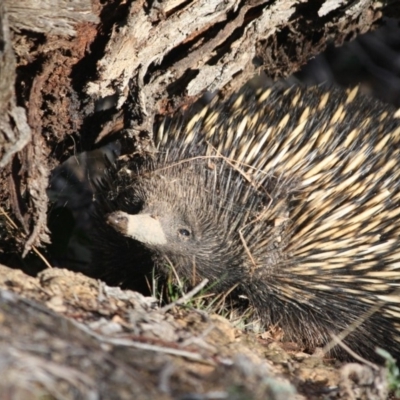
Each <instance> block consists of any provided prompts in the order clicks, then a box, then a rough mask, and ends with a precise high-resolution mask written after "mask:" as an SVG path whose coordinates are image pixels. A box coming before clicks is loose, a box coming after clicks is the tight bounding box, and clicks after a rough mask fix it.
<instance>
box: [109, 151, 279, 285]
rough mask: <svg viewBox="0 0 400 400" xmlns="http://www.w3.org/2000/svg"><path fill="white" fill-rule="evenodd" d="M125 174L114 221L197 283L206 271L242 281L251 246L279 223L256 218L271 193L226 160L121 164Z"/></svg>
mask: <svg viewBox="0 0 400 400" xmlns="http://www.w3.org/2000/svg"><path fill="white" fill-rule="evenodd" d="M121 174H123V175H124V178H121ZM119 178H120V179H122V180H123V184H121V185H120V189H119V193H118V194H117V202H116V206H115V207H114V209H115V211H114V212H112V213H110V214H108V216H107V217H106V218H107V223H108V225H109V226H111V227H113V228H114V229H115V230H116V231H117V232H119V233H120V234H122V235H123V236H124V237H125V238H126V239H125V240H129V241H132V244H133V243H135V244H136V245H137V244H138V243H139V244H141V245H142V246H143V247H144V248H146V251H149V252H150V254H151V255H152V260H153V262H154V265H155V267H156V268H157V269H158V271H160V272H165V270H166V268H167V267H168V266H169V265H172V267H173V268H174V269H175V271H176V272H177V273H178V275H179V277H180V279H186V280H187V281H188V282H190V283H191V284H193V283H198V282H199V281H200V280H202V279H204V278H207V279H209V280H210V281H211V282H212V283H213V284H214V285H216V286H218V285H219V284H220V285H222V287H223V288H224V289H227V288H229V287H232V286H234V285H235V284H237V283H238V282H240V281H241V280H242V279H244V277H245V276H246V274H247V275H248V265H249V261H250V258H251V256H250V258H249V251H253V247H254V245H255V243H256V242H257V240H258V241H259V240H260V239H262V238H264V239H265V236H263V235H266V234H267V231H268V229H269V228H273V226H274V221H261V224H260V219H258V220H257V218H258V217H259V216H260V215H261V214H262V213H263V211H264V210H265V208H266V204H267V203H268V202H270V198H269V197H268V195H266V194H261V193H259V192H258V191H257V190H255V189H254V188H252V187H251V184H249V182H246V180H245V177H244V176H243V175H242V174H241V173H239V172H238V171H236V170H235V169H233V168H232V167H228V166H227V165H226V163H225V162H222V161H221V160H219V161H217V162H215V161H212V162H210V160H207V159H206V160H204V159H202V160H192V161H190V162H186V161H184V162H178V163H175V164H174V163H167V164H165V163H163V164H162V166H161V167H158V166H157V167H155V166H154V165H151V166H147V167H146V168H143V169H142V170H140V171H138V173H133V172H132V171H128V170H125V171H121V172H120V177H119ZM261 220H262V218H261ZM254 252H255V254H254V258H255V259H257V257H258V253H259V251H258V250H257V249H255V250H254ZM131 268H135V260H132V264H131Z"/></svg>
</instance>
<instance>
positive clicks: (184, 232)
mask: <svg viewBox="0 0 400 400" xmlns="http://www.w3.org/2000/svg"><path fill="white" fill-rule="evenodd" d="M178 233H179V235H180V236H183V238H185V239H186V238H189V237H190V235H191V234H190V231H188V230H187V229H185V228H181V229H178Z"/></svg>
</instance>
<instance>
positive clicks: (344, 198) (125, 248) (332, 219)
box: [93, 88, 400, 359]
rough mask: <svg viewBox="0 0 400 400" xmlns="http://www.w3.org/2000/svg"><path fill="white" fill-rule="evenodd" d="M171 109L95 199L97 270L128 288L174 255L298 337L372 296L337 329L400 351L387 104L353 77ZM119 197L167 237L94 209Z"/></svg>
mask: <svg viewBox="0 0 400 400" xmlns="http://www.w3.org/2000/svg"><path fill="white" fill-rule="evenodd" d="M180 121H181V120H180V119H177V120H173V121H172V122H170V123H165V124H164V125H163V126H162V127H161V128H160V130H159V131H158V132H157V133H156V134H155V143H156V146H157V149H158V153H156V155H155V156H150V155H149V156H148V158H146V159H145V160H143V158H141V159H140V162H138V161H135V160H134V161H131V162H130V163H129V164H128V165H125V166H124V167H123V168H121V169H120V170H119V171H118V172H115V173H114V175H115V176H114V177H113V179H114V182H113V188H112V190H110V192H109V194H108V197H107V200H106V201H99V214H100V215H104V217H101V218H100V219H99V221H100V222H99V226H98V228H97V233H96V235H95V251H94V262H93V265H94V268H95V269H96V271H97V272H98V273H99V275H102V276H103V277H104V278H105V279H106V280H108V282H109V283H111V284H120V283H121V284H125V285H126V286H130V287H135V288H137V287H138V284H142V285H143V284H144V278H143V277H144V275H147V277H150V276H151V270H152V267H153V266H154V267H155V269H156V271H157V273H158V274H161V275H162V274H164V273H165V274H166V273H167V272H168V268H167V266H168V265H170V264H172V265H173V266H174V268H175V270H176V271H177V273H178V274H179V276H180V277H181V278H182V277H183V278H186V280H187V282H188V283H191V284H194V283H198V282H199V281H201V280H202V279H204V278H208V279H209V280H210V281H211V283H216V285H215V286H214V287H213V290H214V291H218V292H221V291H222V292H223V291H228V290H229V289H231V288H232V287H234V286H236V287H237V288H236V292H238V293H241V294H242V295H245V296H246V297H247V298H248V299H249V302H250V304H251V305H253V306H254V307H255V309H256V310H257V312H258V315H259V317H261V318H262V321H263V322H264V323H265V324H266V326H268V325H277V326H280V327H282V328H283V332H284V334H285V337H286V338H287V339H289V340H293V341H296V342H302V343H303V344H304V345H305V346H306V348H308V349H312V348H314V347H316V346H321V345H323V344H326V343H327V342H329V341H330V340H331V333H334V334H339V333H340V332H341V331H342V330H344V329H346V328H347V327H348V326H349V324H351V323H353V322H354V321H357V320H359V318H360V317H362V316H363V314H364V313H365V312H367V311H368V310H370V309H371V307H373V306H375V305H379V306H380V307H377V308H378V310H377V311H376V312H375V313H373V315H372V316H370V317H369V318H368V319H367V320H366V321H365V322H364V323H363V324H362V325H361V326H360V327H359V328H358V329H356V330H355V331H354V332H352V333H351V334H350V335H349V336H347V338H346V339H345V341H344V342H345V343H347V344H348V345H349V346H350V347H351V348H352V349H353V350H354V351H355V352H357V353H359V354H361V355H363V356H366V357H368V358H371V359H374V358H375V353H374V350H375V347H376V346H381V347H384V348H386V349H388V350H389V351H391V352H392V354H394V355H397V356H400V344H399V342H400V335H399V333H400V295H399V292H398V291H397V290H398V287H399V285H400V273H399V269H400V248H399V247H400V240H399V234H400V222H399V216H400V207H399V204H400V166H399V163H400V146H399V145H400V120H398V119H396V116H395V113H394V111H393V110H391V109H390V107H388V106H383V105H382V104H381V103H379V102H377V101H373V100H371V99H366V98H364V97H362V96H360V95H358V94H356V90H353V91H348V92H342V91H338V90H329V91H325V90H323V89H321V88H311V89H307V90H304V89H299V88H291V89H288V90H286V91H284V90H283V89H278V88H272V89H268V90H267V91H265V92H259V93H257V94H253V95H251V94H249V93H245V94H242V95H240V96H237V97H236V98H235V99H233V100H231V101H230V102H228V103H227V104H225V105H222V106H220V105H211V106H209V107H208V108H205V109H204V110H203V111H202V112H201V113H199V114H197V115H196V116H195V117H193V119H192V120H191V121H189V122H187V123H182V122H180ZM117 210H118V211H119V210H120V211H124V212H126V213H128V214H149V215H151V216H152V217H154V218H155V220H158V221H159V222H160V224H161V226H162V229H163V232H164V233H165V235H166V237H167V243H166V244H162V245H154V244H149V243H147V244H146V243H140V242H139V241H136V240H134V239H132V238H129V237H128V236H124V235H122V234H120V233H118V232H117V231H116V230H115V229H114V228H113V227H111V226H109V225H107V224H106V223H105V222H104V223H103V222H102V221H103V220H105V218H106V217H105V214H107V213H110V212H112V211H117ZM182 229H184V231H182ZM182 232H183V233H185V234H187V233H188V232H189V235H182ZM146 240H147V239H146ZM146 240H144V242H146ZM334 352H336V354H337V355H338V356H340V357H345V354H344V353H343V352H341V351H340V349H339V348H338V347H336V348H335V351H334Z"/></svg>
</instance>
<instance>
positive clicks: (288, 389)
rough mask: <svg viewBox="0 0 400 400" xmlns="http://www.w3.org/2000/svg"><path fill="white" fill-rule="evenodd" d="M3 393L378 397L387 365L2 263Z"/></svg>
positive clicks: (73, 277) (194, 398)
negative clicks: (327, 355)
mask: <svg viewBox="0 0 400 400" xmlns="http://www.w3.org/2000/svg"><path fill="white" fill-rule="evenodd" d="M0 321H1V323H0V360H1V361H0V376H2V379H1V380H0V398H2V399H54V398H55V399H180V400H203V399H204V400H206V399H207V400H214V399H232V400H244V399H246V400H247V399H273V400H275V399H276V400H278V399H283V400H290V399H384V398H387V395H388V393H387V389H386V383H385V382H386V380H385V371H384V370H383V369H380V368H373V367H368V366H362V365H360V364H346V365H341V364H340V363H338V362H335V361H334V360H324V359H322V358H321V357H318V356H317V355H313V356H310V355H307V354H304V353H301V352H298V351H297V350H296V349H295V346H294V345H293V346H291V344H290V343H286V344H285V345H283V344H282V343H279V342H277V341H274V340H272V339H271V338H269V337H268V335H267V334H263V335H255V334H250V333H245V332H243V331H241V330H239V329H237V328H235V327H234V326H232V324H231V323H230V322H229V321H228V320H226V319H225V318H223V317H221V316H217V315H208V314H207V313H205V312H204V311H199V310H195V309H190V308H188V307H183V306H175V307H172V308H171V307H168V306H167V307H164V308H162V307H159V306H158V303H157V300H156V299H154V298H151V297H143V296H142V295H140V294H138V293H136V292H132V291H129V290H121V289H119V288H113V287H109V286H106V285H105V284H104V283H102V282H99V281H96V280H93V279H90V278H88V277H86V276H84V275H82V274H79V273H74V272H71V271H67V270H63V269H57V268H53V269H47V270H45V271H43V272H42V273H40V274H39V275H38V277H36V278H33V277H30V276H28V275H25V274H24V273H23V272H21V271H19V270H14V269H10V268H7V267H5V266H0Z"/></svg>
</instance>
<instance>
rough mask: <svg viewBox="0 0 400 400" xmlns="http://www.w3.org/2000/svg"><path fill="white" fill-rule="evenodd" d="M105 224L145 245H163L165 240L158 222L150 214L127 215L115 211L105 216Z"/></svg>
mask: <svg viewBox="0 0 400 400" xmlns="http://www.w3.org/2000/svg"><path fill="white" fill-rule="evenodd" d="M107 224H108V225H110V226H111V227H113V228H114V229H115V230H116V231H117V232H119V233H121V234H122V235H124V236H127V237H129V238H132V239H134V240H137V241H139V242H141V243H143V244H147V245H164V244H166V243H167V238H166V236H165V233H164V229H163V227H162V225H161V223H160V220H159V219H157V218H156V217H154V216H153V215H151V214H135V215H132V214H128V213H126V212H123V211H115V212H113V213H111V214H109V215H108V216H107Z"/></svg>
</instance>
